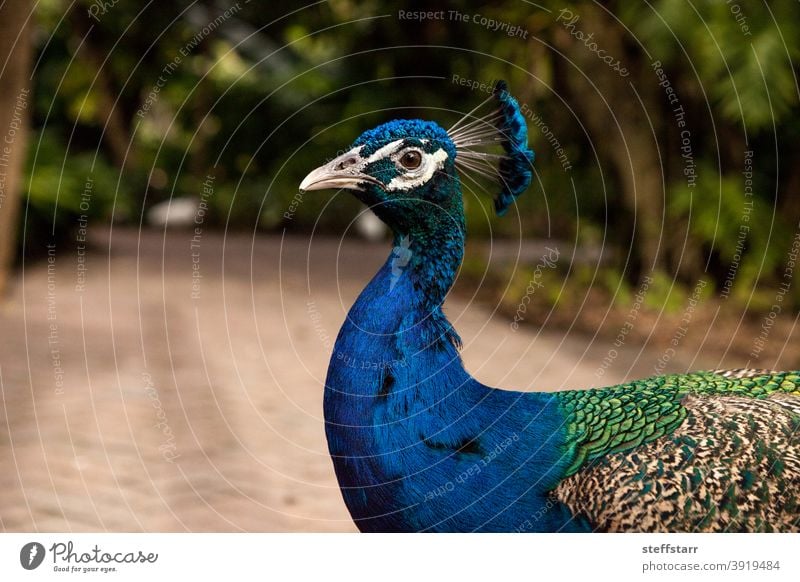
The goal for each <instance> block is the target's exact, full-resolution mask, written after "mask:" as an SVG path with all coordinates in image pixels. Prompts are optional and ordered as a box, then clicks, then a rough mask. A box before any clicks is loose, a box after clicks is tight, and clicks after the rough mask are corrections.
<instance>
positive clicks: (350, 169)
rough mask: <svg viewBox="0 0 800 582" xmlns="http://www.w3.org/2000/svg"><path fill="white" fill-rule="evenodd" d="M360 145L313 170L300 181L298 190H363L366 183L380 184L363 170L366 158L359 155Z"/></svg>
mask: <svg viewBox="0 0 800 582" xmlns="http://www.w3.org/2000/svg"><path fill="white" fill-rule="evenodd" d="M360 149H361V147H358V148H356V149H353V150H350V151H349V152H347V153H346V154H342V155H341V156H339V157H338V158H335V159H333V160H331V161H330V162H328V163H327V164H325V165H324V166H320V167H319V168H317V169H316V170H313V171H312V172H311V173H310V174H309V175H308V176H306V177H305V178H303V181H302V182H300V190H304V191H308V190H325V189H327V188H347V189H350V190H363V189H364V185H365V184H366V183H368V182H369V183H371V184H376V185H378V186H382V184H381V183H380V182H379V181H378V180H377V179H376V178H373V177H372V176H370V175H369V174H364V173H363V170H364V168H365V167H366V165H367V160H365V159H364V158H362V157H361V156H360V155H359V150H360Z"/></svg>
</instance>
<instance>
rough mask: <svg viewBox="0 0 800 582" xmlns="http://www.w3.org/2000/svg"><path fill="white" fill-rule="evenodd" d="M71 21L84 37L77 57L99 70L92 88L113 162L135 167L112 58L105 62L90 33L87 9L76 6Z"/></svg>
mask: <svg viewBox="0 0 800 582" xmlns="http://www.w3.org/2000/svg"><path fill="white" fill-rule="evenodd" d="M70 22H71V23H72V26H73V29H74V31H75V34H76V36H78V37H80V38H81V39H85V40H83V42H82V44H81V48H80V50H79V51H78V53H77V54H76V57H77V58H78V59H80V60H82V61H83V62H84V63H85V64H86V66H87V67H88V68H89V70H91V71H93V72H95V73H96V75H97V77H96V79H95V80H94V87H92V91H94V92H95V94H96V96H97V118H96V121H97V123H98V124H99V125H100V127H101V128H103V139H104V140H105V143H106V145H107V146H108V150H109V153H110V154H111V161H112V162H114V165H115V166H116V167H117V168H119V169H120V170H126V169H130V168H135V167H136V161H137V160H136V153H135V150H134V148H132V147H131V145H130V144H131V128H130V123H129V121H128V120H127V119H126V118H125V115H124V113H123V111H122V109H121V108H120V103H119V101H118V100H117V97H118V94H119V90H118V88H117V86H116V84H115V83H114V81H113V79H112V78H111V74H110V66H111V61H110V59H109V60H108V61H106V62H105V65H104V64H103V61H104V60H105V56H106V55H105V54H104V53H103V51H102V49H101V48H100V47H98V46H97V44H96V43H95V41H94V39H92V36H91V26H92V23H91V21H90V20H89V16H88V13H87V11H86V9H85V8H84V7H83V6H81V5H76V6H75V7H74V8H73V9H72V11H71V12H70Z"/></svg>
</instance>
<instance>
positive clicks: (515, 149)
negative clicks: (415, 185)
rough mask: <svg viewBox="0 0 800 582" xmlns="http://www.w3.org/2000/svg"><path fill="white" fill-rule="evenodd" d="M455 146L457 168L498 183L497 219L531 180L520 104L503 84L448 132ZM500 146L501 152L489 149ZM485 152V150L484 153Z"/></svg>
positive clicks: (526, 138) (529, 155)
mask: <svg viewBox="0 0 800 582" xmlns="http://www.w3.org/2000/svg"><path fill="white" fill-rule="evenodd" d="M490 102H495V103H496V105H497V106H496V107H495V108H494V109H493V110H491V111H490V112H489V113H487V114H485V115H483V116H481V117H478V116H476V115H475V114H476V112H478V110H479V109H481V108H482V107H483V106H484V105H487V104H488V103H490ZM447 133H448V135H449V136H450V139H451V140H452V142H453V144H454V145H455V147H456V160H455V161H456V165H457V166H459V168H460V169H461V170H462V171H465V172H468V173H470V172H473V173H476V174H478V175H480V176H483V177H484V178H488V179H490V180H494V181H496V182H498V183H499V184H500V187H501V188H500V192H499V193H498V194H497V195H496V196H495V199H494V207H495V211H496V212H497V214H498V215H499V216H502V215H503V214H505V213H506V211H507V210H508V207H509V206H511V204H512V203H513V202H514V199H515V198H516V197H517V196H519V195H520V194H522V193H523V192H524V191H525V190H526V189H527V188H528V186H529V185H530V183H531V180H532V178H533V170H532V166H533V159H534V153H533V151H532V150H531V149H530V148H529V147H528V127H527V125H526V124H525V118H524V116H523V115H522V112H521V111H520V107H519V103H517V100H516V99H514V97H512V95H511V93H509V92H508V86H507V85H506V82H505V81H498V82H497V84H496V85H495V87H494V90H493V91H492V95H491V96H490V97H489V98H488V99H486V100H485V101H483V102H482V103H480V104H479V105H478V106H477V107H475V109H473V110H472V111H470V112H469V113H467V114H466V115H465V116H464V117H462V118H461V119H460V120H459V121H458V122H457V123H456V124H455V125H453V126H452V127H451V128H450V129H449V130H447ZM498 147H501V148H502V150H503V153H502V154H501V153H494V152H492V149H495V150H496V149H497V148H498ZM487 150H488V151H487Z"/></svg>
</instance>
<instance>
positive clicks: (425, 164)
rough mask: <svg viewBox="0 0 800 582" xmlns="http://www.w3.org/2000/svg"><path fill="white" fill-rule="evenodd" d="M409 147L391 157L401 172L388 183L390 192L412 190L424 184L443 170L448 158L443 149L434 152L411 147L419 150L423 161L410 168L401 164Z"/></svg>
mask: <svg viewBox="0 0 800 582" xmlns="http://www.w3.org/2000/svg"><path fill="white" fill-rule="evenodd" d="M408 149H409V148H403V149H401V150H399V151H397V152H395V153H394V154H392V156H391V159H392V161H393V162H394V163H395V165H396V166H397V168H398V169H399V170H400V172H401V173H400V174H399V175H398V176H395V177H394V178H392V180H391V182H389V183H388V184H387V185H386V189H387V190H389V191H390V192H394V191H397V190H411V189H412V188H416V187H417V186H422V185H423V184H424V183H425V182H427V181H428V180H430V179H431V178H432V177H433V174H434V173H436V171H437V170H441V169H442V167H443V166H444V162H445V160H446V159H447V152H446V151H444V150H443V149H441V148H440V149H438V150H436V151H435V152H433V153H430V154H429V153H426V152H424V151H422V150H420V149H417V148H411V149H413V150H414V151H417V152H419V153H420V155H421V156H422V161H421V162H420V164H419V167H417V168H414V169H413V170H409V169H406V168H404V167H403V166H402V165H401V164H400V158H401V157H402V156H403V154H405V153H406V151H407V150H408Z"/></svg>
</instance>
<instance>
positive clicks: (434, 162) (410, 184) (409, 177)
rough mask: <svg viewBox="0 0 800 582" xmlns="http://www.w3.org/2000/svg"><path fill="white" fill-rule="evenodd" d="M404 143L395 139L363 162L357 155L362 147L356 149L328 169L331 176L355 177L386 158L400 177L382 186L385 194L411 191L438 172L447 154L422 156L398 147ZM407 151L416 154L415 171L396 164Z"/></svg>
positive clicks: (441, 152)
mask: <svg viewBox="0 0 800 582" xmlns="http://www.w3.org/2000/svg"><path fill="white" fill-rule="evenodd" d="M427 141H428V140H422V143H427ZM404 142H405V140H402V139H397V140H395V141H393V142H390V143H388V144H386V145H385V146H383V147H382V148H380V149H378V150H376V151H375V152H373V153H372V155H370V156H368V157H366V158H362V157H361V155H360V154H361V150H362V149H363V148H364V146H359V147H357V148H354V149H352V150H350V151H349V152H347V153H346V154H344V155H343V156H341V157H339V158H336V159H335V160H333V161H332V162H330V163H329V168H330V170H331V171H332V172H336V173H339V174H342V173H345V174H350V175H352V176H356V175H358V174H360V173H362V172H363V171H364V170H365V169H366V167H367V166H369V165H370V164H372V163H374V162H377V161H378V160H382V159H384V158H389V159H390V160H392V162H393V163H394V165H395V166H396V167H397V169H398V171H399V172H400V173H399V175H398V176H395V177H394V178H392V180H391V181H390V182H389V183H388V184H385V185H384V186H383V189H384V190H386V191H388V192H396V191H398V190H411V189H413V188H416V187H418V186H421V185H422V184H425V183H426V182H427V181H428V180H430V179H431V178H432V177H433V175H434V174H435V173H436V171H437V170H441V169H442V167H443V166H444V162H445V160H447V157H448V156H447V152H446V151H445V150H443V149H441V148H440V149H438V150H436V151H435V152H433V153H426V152H425V151H423V150H422V149H421V148H418V147H414V146H409V147H402V146H403V143H404ZM408 151H415V152H418V153H419V154H420V157H421V160H420V164H419V166H418V167H416V168H413V169H408V168H405V167H403V166H402V164H401V163H400V158H402V157H403V154H405V153H407V152H408Z"/></svg>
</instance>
